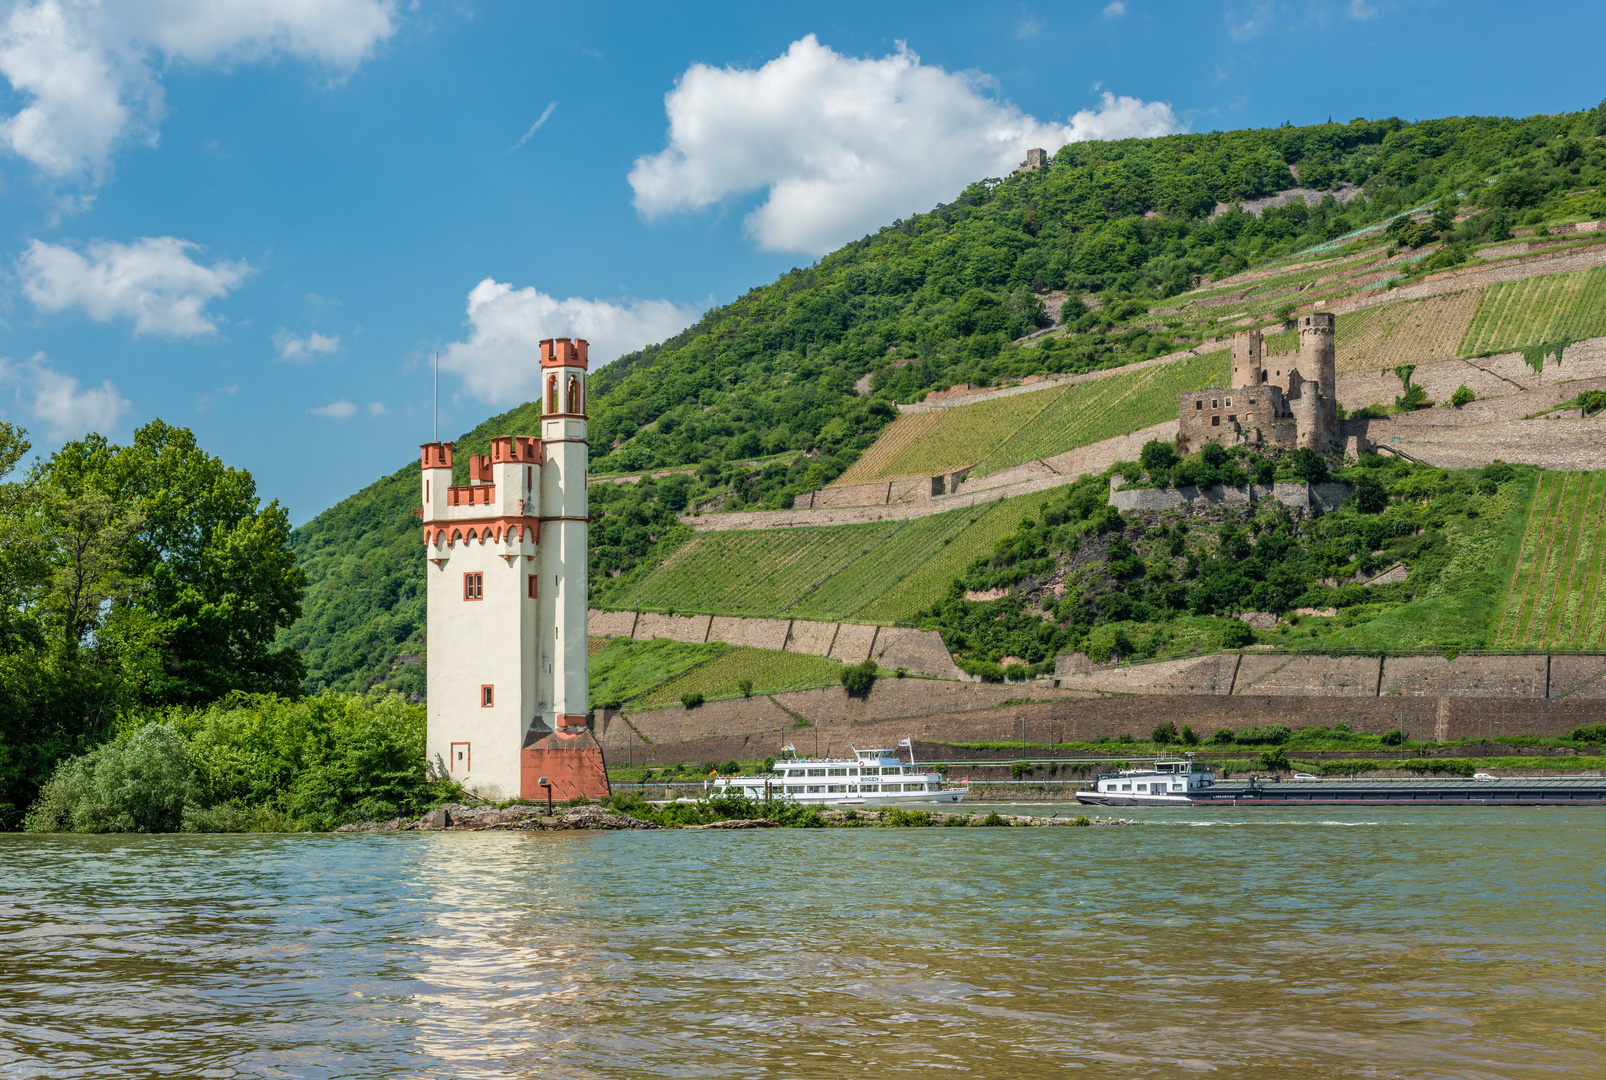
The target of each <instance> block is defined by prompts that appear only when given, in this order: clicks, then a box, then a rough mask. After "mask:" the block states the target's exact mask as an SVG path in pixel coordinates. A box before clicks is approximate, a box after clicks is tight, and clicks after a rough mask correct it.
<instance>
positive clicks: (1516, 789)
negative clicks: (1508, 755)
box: [1076, 754, 1606, 807]
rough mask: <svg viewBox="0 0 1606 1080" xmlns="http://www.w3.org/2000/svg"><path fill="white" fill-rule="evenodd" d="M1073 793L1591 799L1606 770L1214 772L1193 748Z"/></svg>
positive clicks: (1193, 801) (1314, 802)
mask: <svg viewBox="0 0 1606 1080" xmlns="http://www.w3.org/2000/svg"><path fill="white" fill-rule="evenodd" d="M1076 799H1077V801H1078V802H1081V803H1087V804H1089V805H1093V806H1178V807H1181V806H1187V807H1202V806H1212V807H1234V806H1377V805H1381V804H1383V803H1409V804H1411V805H1414V806H1588V805H1592V804H1603V803H1606V778H1602V777H1577V778H1567V779H1560V778H1558V779H1544V778H1513V779H1497V778H1494V777H1488V778H1484V779H1473V780H1461V779H1453V780H1357V779H1316V778H1304V779H1294V780H1279V779H1275V778H1269V777H1268V778H1262V777H1251V778H1250V779H1248V780H1217V779H1216V778H1215V774H1214V773H1212V772H1211V771H1209V770H1208V769H1207V768H1205V767H1204V766H1203V765H1201V764H1199V763H1197V762H1195V761H1194V760H1193V755H1191V754H1190V755H1188V758H1187V759H1186V760H1177V761H1156V762H1155V763H1154V765H1153V766H1150V767H1148V768H1140V769H1123V770H1121V771H1120V772H1118V773H1105V774H1103V775H1101V776H1099V778H1098V780H1097V781H1095V783H1094V785H1093V787H1092V788H1091V789H1090V790H1086V791H1078V792H1077V793H1076Z"/></svg>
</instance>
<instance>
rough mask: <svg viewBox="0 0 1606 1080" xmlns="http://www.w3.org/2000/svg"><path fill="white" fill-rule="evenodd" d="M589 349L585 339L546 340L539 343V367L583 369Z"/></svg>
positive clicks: (562, 338)
mask: <svg viewBox="0 0 1606 1080" xmlns="http://www.w3.org/2000/svg"><path fill="white" fill-rule="evenodd" d="M590 347H591V346H590V344H589V343H588V342H587V341H586V339H585V338H575V339H574V340H572V341H571V340H569V339H568V338H566V337H560V338H547V339H546V340H545V341H543V342H541V366H542V367H580V368H583V367H585V366H586V363H587V361H586V354H587V352H588V351H589V349H590Z"/></svg>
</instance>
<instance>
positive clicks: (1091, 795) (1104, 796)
mask: <svg viewBox="0 0 1606 1080" xmlns="http://www.w3.org/2000/svg"><path fill="white" fill-rule="evenodd" d="M1076 801H1077V802H1079V803H1085V804H1086V805H1088V806H1192V805H1193V800H1192V799H1191V798H1189V797H1188V796H1187V795H1186V794H1177V795H1170V794H1167V795H1135V794H1133V793H1131V792H1119V793H1118V792H1112V791H1078V792H1077V793H1076Z"/></svg>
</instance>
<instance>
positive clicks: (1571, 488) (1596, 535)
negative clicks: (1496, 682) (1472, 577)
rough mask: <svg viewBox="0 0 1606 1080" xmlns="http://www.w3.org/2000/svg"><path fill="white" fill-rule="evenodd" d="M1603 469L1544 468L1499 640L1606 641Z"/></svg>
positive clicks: (1590, 645) (1521, 644)
mask: <svg viewBox="0 0 1606 1080" xmlns="http://www.w3.org/2000/svg"><path fill="white" fill-rule="evenodd" d="M1603 559H1606V473H1599V472H1552V473H1545V474H1544V475H1543V476H1542V477H1541V479H1540V482H1539V485H1538V487H1537V489H1536V490H1535V492H1534V501H1533V506H1532V508H1531V510H1530V511H1529V514H1528V528H1527V530H1526V532H1525V533H1524V535H1523V540H1522V551H1521V554H1520V555H1519V556H1518V560H1517V568H1516V572H1515V574H1514V575H1513V577H1512V582H1511V588H1510V591H1509V593H1508V595H1507V598H1506V604H1505V610H1504V611H1503V612H1502V614H1501V618H1500V624H1499V627H1498V629H1497V630H1496V631H1495V635H1494V645H1495V646H1496V647H1497V648H1549V649H1600V648H1603V647H1606V596H1603V595H1602V591H1601V588H1600V576H1601V571H1602V569H1603V566H1602V562H1603Z"/></svg>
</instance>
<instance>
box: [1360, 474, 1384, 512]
mask: <svg viewBox="0 0 1606 1080" xmlns="http://www.w3.org/2000/svg"><path fill="white" fill-rule="evenodd" d="M1388 504H1389V493H1388V489H1386V488H1385V487H1384V486H1383V481H1382V480H1381V479H1379V478H1378V476H1377V475H1376V474H1375V473H1370V472H1367V473H1362V474H1361V475H1360V477H1359V478H1357V479H1356V481H1355V509H1357V510H1359V511H1360V512H1361V513H1363V514H1380V513H1382V512H1383V511H1384V510H1385V509H1387V508H1388Z"/></svg>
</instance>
